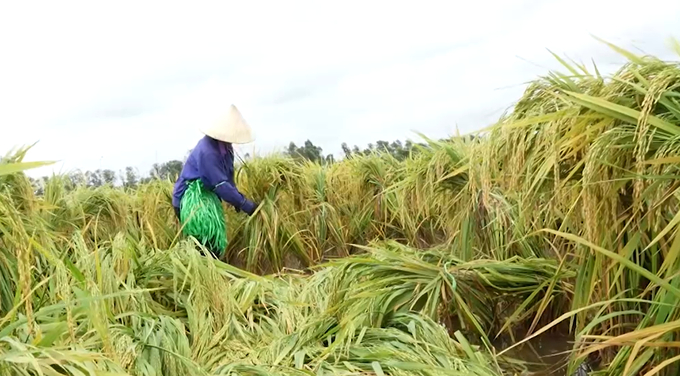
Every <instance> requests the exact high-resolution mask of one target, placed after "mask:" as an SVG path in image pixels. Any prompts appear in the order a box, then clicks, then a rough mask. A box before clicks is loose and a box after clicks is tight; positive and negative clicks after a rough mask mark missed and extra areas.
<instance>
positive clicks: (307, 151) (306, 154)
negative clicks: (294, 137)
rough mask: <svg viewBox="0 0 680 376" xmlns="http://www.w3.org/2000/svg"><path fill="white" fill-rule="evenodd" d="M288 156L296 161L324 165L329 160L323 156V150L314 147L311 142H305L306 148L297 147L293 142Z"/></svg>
mask: <svg viewBox="0 0 680 376" xmlns="http://www.w3.org/2000/svg"><path fill="white" fill-rule="evenodd" d="M286 154H287V155H289V156H291V157H293V158H295V159H306V160H309V161H312V162H317V163H323V162H324V161H326V160H327V157H325V156H324V155H323V149H322V148H321V147H320V146H316V145H314V144H313V143H312V141H310V140H307V141H305V144H304V146H297V145H295V143H294V142H291V143H290V144H288V150H286Z"/></svg>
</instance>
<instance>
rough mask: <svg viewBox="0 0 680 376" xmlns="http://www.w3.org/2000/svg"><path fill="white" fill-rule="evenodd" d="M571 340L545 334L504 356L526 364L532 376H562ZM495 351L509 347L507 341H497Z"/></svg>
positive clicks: (559, 335)
mask: <svg viewBox="0 0 680 376" xmlns="http://www.w3.org/2000/svg"><path fill="white" fill-rule="evenodd" d="M572 341H573V338H572V337H571V336H568V335H566V334H561V333H545V334H542V335H540V336H538V337H536V338H534V339H532V340H531V341H528V342H527V343H524V344H522V345H520V346H517V347H515V348H513V349H511V350H509V351H508V352H507V353H505V355H507V356H509V357H512V358H514V359H518V360H520V361H523V362H526V363H527V364H526V366H527V368H529V371H530V372H531V373H529V374H527V375H533V376H547V375H550V376H563V375H566V371H567V368H566V366H567V360H568V357H569V351H570V350H571V349H572V344H573V342H572ZM494 346H495V347H496V349H497V351H499V352H500V351H502V350H504V349H506V348H508V347H510V346H511V342H510V341H508V340H507V339H499V340H498V341H496V342H495V343H494Z"/></svg>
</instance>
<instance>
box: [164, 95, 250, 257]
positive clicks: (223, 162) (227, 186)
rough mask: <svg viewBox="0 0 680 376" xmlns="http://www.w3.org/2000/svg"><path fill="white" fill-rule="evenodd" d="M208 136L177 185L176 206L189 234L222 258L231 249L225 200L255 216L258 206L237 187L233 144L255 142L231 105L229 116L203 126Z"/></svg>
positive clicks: (173, 204)
mask: <svg viewBox="0 0 680 376" xmlns="http://www.w3.org/2000/svg"><path fill="white" fill-rule="evenodd" d="M199 128H200V130H201V132H202V133H204V134H205V136H204V137H203V138H202V139H201V140H200V141H198V144H196V147H195V148H194V149H193V150H192V151H191V154H190V155H189V158H187V161H186V163H185V164H184V167H183V168H182V172H181V174H180V175H179V178H178V179H177V182H176V183H175V187H174V190H173V194H172V196H173V197H172V206H173V207H174V208H175V214H176V215H177V219H178V220H179V221H180V223H181V224H182V225H183V230H184V233H185V234H186V235H190V236H193V237H194V238H195V239H196V240H198V241H199V242H200V243H201V244H203V246H205V247H206V248H207V249H208V250H209V251H210V252H211V253H212V254H213V255H215V256H216V257H218V258H220V257H221V256H222V254H223V253H224V250H225V249H226V247H227V235H226V233H227V231H226V230H227V229H226V223H225V219H224V213H223V210H222V204H221V201H220V199H221V200H223V201H225V202H227V203H229V204H230V205H231V206H233V207H234V208H235V209H236V211H237V212H239V211H243V212H245V213H247V214H248V215H252V214H253V212H254V211H255V209H256V208H257V205H256V204H255V203H254V202H252V201H251V200H248V199H247V198H246V197H244V196H243V195H242V194H241V193H240V192H239V191H238V189H237V188H236V186H235V184H234V149H233V148H232V144H245V143H249V142H252V141H253V137H252V135H251V131H250V126H249V125H248V124H247V123H246V122H245V120H243V117H242V116H241V113H240V112H239V111H238V109H236V107H235V106H234V105H231V107H230V109H229V112H228V113H227V114H226V116H224V117H222V118H220V119H219V120H218V121H216V122H213V123H211V124H207V125H203V126H201V127H199Z"/></svg>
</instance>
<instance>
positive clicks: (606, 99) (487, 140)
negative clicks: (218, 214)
mask: <svg viewBox="0 0 680 376" xmlns="http://www.w3.org/2000/svg"><path fill="white" fill-rule="evenodd" d="M612 47H613V48H615V49H616V50H618V51H619V52H621V53H622V54H623V55H624V56H626V57H627V58H628V60H629V62H628V63H627V64H626V65H624V66H623V67H621V69H620V70H619V71H617V72H615V73H614V74H612V75H611V76H609V77H604V76H602V75H601V74H600V73H599V72H598V71H597V69H596V68H594V69H593V72H590V71H589V70H588V68H586V67H585V66H582V65H578V64H570V63H567V62H566V61H563V60H560V61H561V62H562V63H563V64H564V66H565V69H566V71H567V73H559V72H550V73H549V74H548V75H546V77H542V78H540V79H538V80H536V81H535V82H534V83H532V84H531V85H530V86H529V87H528V88H527V90H526V92H525V94H524V95H523V97H522V98H520V99H519V101H518V102H517V103H516V104H515V106H514V107H513V109H512V111H510V112H508V113H507V114H505V115H504V116H503V117H501V119H499V121H498V122H497V123H496V124H494V125H493V126H492V127H490V128H489V129H488V130H487V132H485V133H483V134H481V135H480V137H477V138H451V139H450V140H446V141H431V140H427V139H426V145H425V146H423V147H420V148H419V150H418V152H417V153H414V154H413V155H411V156H410V157H409V158H407V159H406V160H404V161H398V160H396V159H394V158H393V157H392V156H390V155H386V154H381V153H376V154H372V155H365V156H357V157H353V158H351V159H347V160H344V161H342V162H339V163H333V164H328V165H324V166H320V165H316V164H313V163H298V162H296V161H293V160H292V159H288V158H285V157H281V156H267V157H262V158H256V159H254V160H252V161H249V162H248V163H247V164H246V165H243V166H240V169H239V174H238V176H237V181H238V185H239V187H240V189H241V190H242V191H243V192H244V193H245V194H246V195H247V196H249V197H252V198H253V199H255V200H257V201H258V202H261V203H262V206H261V207H260V208H259V212H258V213H257V215H255V216H254V217H251V218H247V217H245V216H244V215H242V214H237V213H235V212H234V211H233V210H231V209H230V208H228V207H227V208H226V209H227V210H226V216H227V231H228V239H229V241H230V243H229V245H228V248H227V252H226V254H225V256H224V260H223V261H227V262H228V263H224V262H220V261H218V260H214V259H211V258H207V257H202V256H201V255H200V254H199V253H198V252H196V244H195V243H194V242H193V241H192V240H191V239H185V238H182V237H180V236H178V230H179V226H178V224H177V223H176V220H175V217H174V213H173V211H172V207H171V204H170V203H171V200H170V194H171V189H172V182H166V181H154V182H151V183H148V184H145V185H143V186H141V187H139V188H137V189H134V190H123V189H118V188H112V187H100V188H96V189H90V188H86V187H71V186H70V185H69V183H68V182H67V179H65V178H64V177H62V176H54V177H52V178H50V179H49V180H48V181H47V183H46V186H45V190H44V194H43V195H41V196H36V195H35V194H34V193H33V189H32V187H31V185H30V183H29V182H28V179H27V178H26V177H25V176H24V175H23V173H22V172H21V171H22V170H24V169H27V168H32V167H36V166H38V164H37V163H31V162H24V161H23V160H24V158H25V155H26V153H27V151H28V148H24V149H20V150H19V151H15V152H12V153H9V154H8V155H7V156H6V157H5V158H3V159H2V160H1V161H0V371H2V372H1V373H2V374H17V375H63V374H66V375H95V374H99V375H184V374H192V375H270V374H281V375H284V374H285V375H301V376H302V375H310V374H343V375H349V374H371V375H377V376H382V375H444V374H450V375H501V374H519V373H521V372H522V371H523V370H526V369H527V368H528V367H529V365H528V364H526V363H524V362H522V361H521V360H519V359H514V358H513V357H512V356H511V354H512V351H513V350H514V349H515V348H517V347H520V346H522V345H523V344H524V343H526V342H530V341H531V340H533V339H534V338H535V337H540V336H541V335H543V334H548V335H556V334H557V333H561V332H563V331H568V332H569V333H570V335H571V336H572V337H573V344H572V345H571V352H570V354H569V357H568V363H566V364H564V366H565V370H566V371H568V372H569V374H571V373H572V372H573V371H574V369H575V367H576V366H578V365H579V364H580V363H581V362H582V361H584V360H586V359H588V360H589V361H592V360H597V361H598V362H599V368H600V370H601V374H606V375H655V374H658V375H676V374H678V373H679V372H680V362H678V361H679V360H680V352H679V351H678V349H679V348H680V346H678V343H680V338H679V337H680V308H679V307H680V278H678V273H679V272H680V234H679V231H678V230H679V228H678V225H679V224H680V206H679V203H680V191H679V188H680V182H679V181H678V170H679V168H680V165H679V162H680V89H679V87H680V65H678V64H677V63H675V62H665V61H661V60H658V59H656V58H654V57H647V56H643V57H640V56H636V55H633V54H631V53H628V52H626V51H623V50H620V49H618V48H617V47H615V46H612ZM500 338H504V339H507V340H508V341H509V342H510V343H512V344H513V345H512V347H511V348H503V347H501V346H499V345H498V340H499V339H500Z"/></svg>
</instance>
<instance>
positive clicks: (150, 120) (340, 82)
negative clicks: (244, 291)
mask: <svg viewBox="0 0 680 376" xmlns="http://www.w3.org/2000/svg"><path fill="white" fill-rule="evenodd" d="M38 4H39V5H38ZM183 4H184V5H183V6H177V5H170V2H167V1H159V2H155V1H154V2H152V1H134V2H133V1H107V2H104V1H83V2H71V1H59V2H53V1H50V2H40V3H38V2H18V1H17V2H9V1H5V2H3V3H2V5H0V51H1V52H0V124H2V135H1V136H0V153H1V154H5V153H6V152H7V151H9V150H10V149H11V148H13V147H16V146H20V145H25V144H30V143H33V142H36V141H39V142H38V144H37V145H36V146H35V147H34V149H33V150H32V151H31V153H30V154H29V158H28V159H29V160H43V159H50V160H59V161H60V162H59V163H58V164H57V165H55V166H56V169H57V170H61V171H68V170H71V169H75V168H80V169H83V170H86V169H96V168H99V167H101V168H109V169H115V170H121V169H123V168H124V167H125V166H135V167H137V168H139V170H140V171H142V172H144V173H146V172H147V171H148V170H149V167H150V166H151V164H153V163H154V162H156V161H158V162H163V161H166V160H169V159H182V158H183V157H184V156H185V154H186V152H187V151H188V150H189V149H190V148H192V147H193V146H194V144H195V143H196V141H197V140H198V139H199V138H200V137H201V134H200V133H199V132H198V131H197V130H196V127H197V126H198V125H199V123H200V121H202V119H206V118H207V114H212V113H214V111H217V110H220V109H227V108H228V105H229V104H230V103H234V104H235V105H236V106H237V107H238V108H239V109H240V110H241V112H242V114H243V116H244V117H245V118H246V120H247V121H248V122H249V123H250V124H251V126H252V127H253V130H254V132H255V136H256V141H255V143H254V144H250V145H248V146H246V147H242V148H240V152H241V153H245V152H251V153H252V150H253V148H255V149H256V150H257V151H258V152H260V153H262V152H269V151H272V150H277V149H278V150H280V149H282V148H284V147H285V146H286V145H287V144H288V143H289V142H290V141H294V142H296V143H298V144H301V143H303V142H304V141H305V140H306V139H311V140H312V141H313V142H314V143H315V144H317V145H320V146H322V147H323V149H324V151H325V152H326V153H331V152H332V153H340V150H341V149H340V145H341V143H342V142H347V143H348V144H350V145H355V144H357V145H360V146H365V145H366V144H367V143H369V142H375V141H376V140H381V139H382V140H388V141H391V140H394V139H406V138H412V139H417V135H415V134H414V131H419V132H423V133H425V134H426V135H428V136H431V137H442V136H446V135H451V134H453V133H454V132H455V130H456V127H457V128H458V129H459V130H460V131H461V132H462V133H465V132H469V131H472V130H475V129H479V128H481V127H484V126H486V125H488V124H490V123H493V122H494V120H496V119H497V118H498V117H499V115H500V114H501V112H502V111H503V110H505V109H506V108H508V107H509V106H511V105H512V104H513V101H515V100H516V99H518V98H519V96H520V95H521V94H522V90H523V88H524V84H525V83H526V82H527V81H528V80H531V79H534V78H536V77H537V76H539V75H542V74H545V73H546V72H547V71H548V70H549V69H555V68H559V65H558V64H557V62H556V61H555V59H554V58H553V57H552V56H551V55H550V54H549V52H548V51H547V49H550V50H552V51H554V52H556V53H558V54H560V55H567V56H569V57H571V58H573V59H576V60H579V61H583V62H589V61H590V60H591V59H594V60H595V62H596V63H597V65H598V67H599V68H600V69H601V70H605V71H606V70H609V71H611V70H612V69H614V68H617V67H618V66H619V65H620V64H621V63H622V62H623V60H622V58H621V57H619V56H618V55H616V54H615V53H613V52H612V51H611V50H609V49H608V48H607V47H606V46H605V45H603V44H601V43H600V42H598V41H597V40H595V39H594V38H593V36H592V35H596V36H598V37H601V38H603V39H606V40H608V41H611V42H614V43H616V44H618V45H621V46H623V47H626V48H629V49H634V50H636V51H639V50H641V51H643V52H645V53H649V54H654V55H656V56H659V57H663V58H667V59H680V57H678V56H677V55H674V54H673V52H672V49H671V48H670V47H669V44H668V41H669V38H671V37H675V38H679V39H680V22H678V20H680V1H678V0H647V1H644V2H640V1H627V0H588V1H585V0H568V1H567V0H487V1H479V2H472V1H451V0H450V1H425V0H419V1H417V2H416V1H410V2H402V3H401V4H409V5H397V2H395V1H368V0H363V1H347V0H345V1H334V2H330V1H319V0H317V1H293V0H289V1H271V2H261V1H229V2H227V1H216V2H202V1H190V2H189V1H186V2H183ZM327 4H333V5H327ZM416 4H417V5H416ZM50 170H51V168H50ZM46 172H47V173H49V171H46V170H39V171H37V172H33V173H31V175H39V174H43V173H46Z"/></svg>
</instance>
